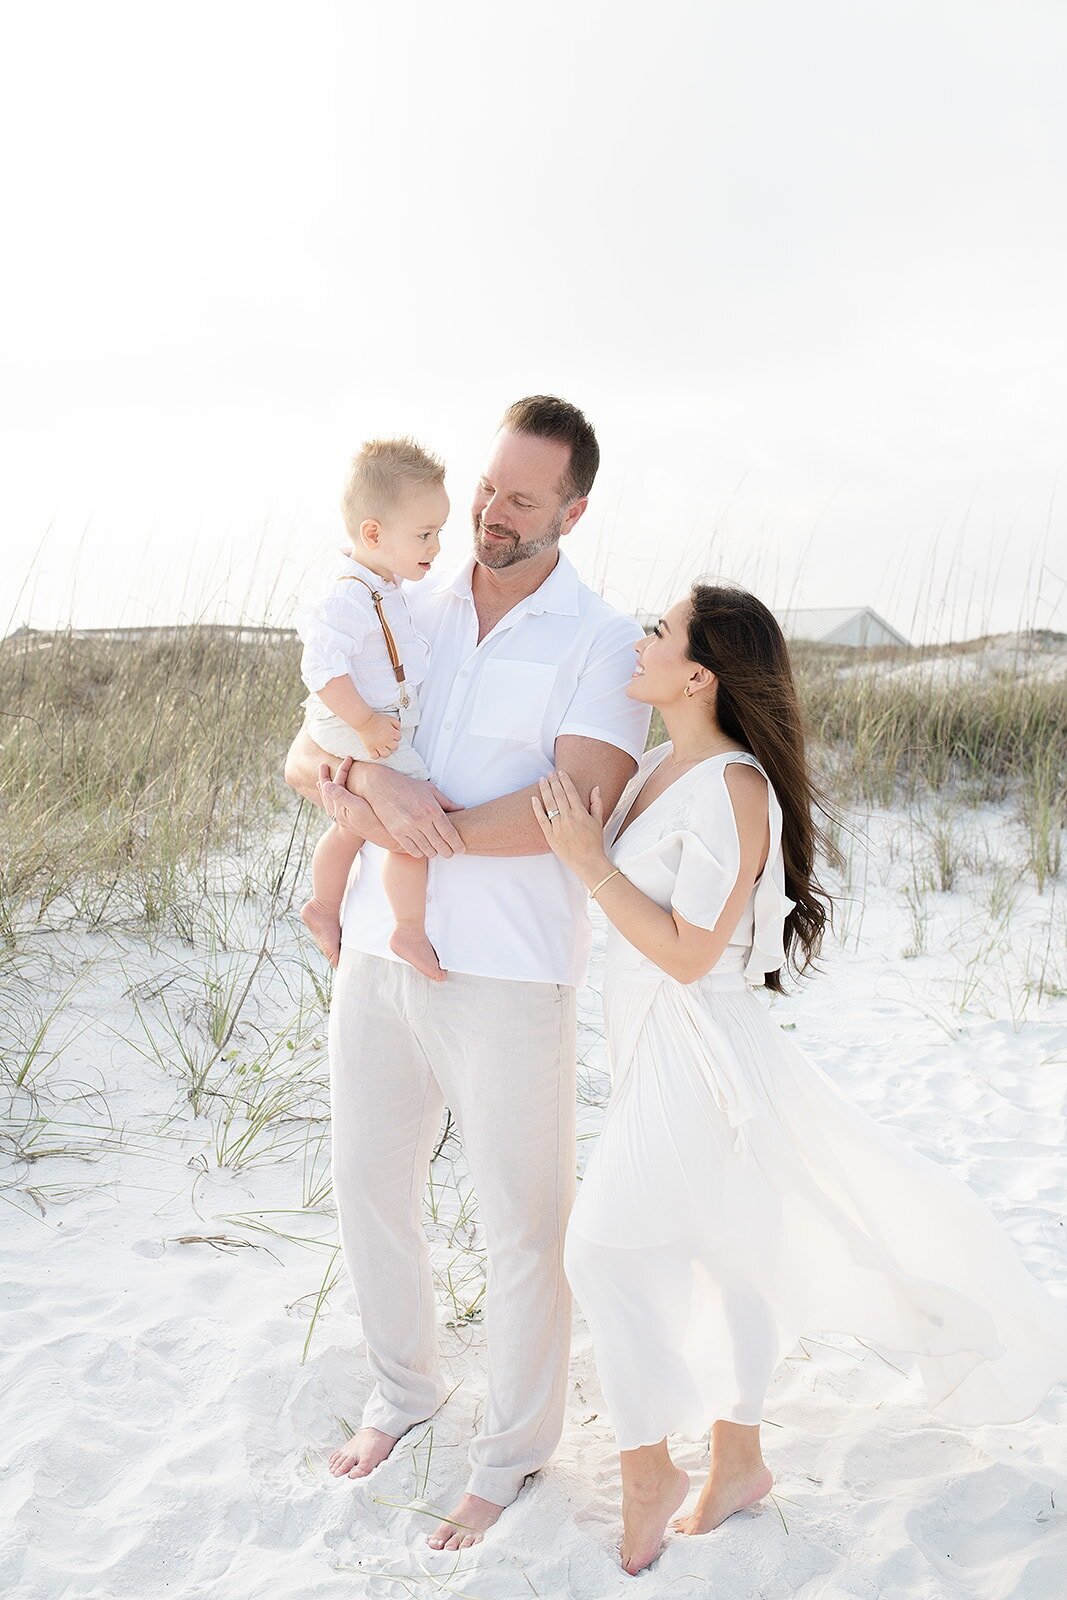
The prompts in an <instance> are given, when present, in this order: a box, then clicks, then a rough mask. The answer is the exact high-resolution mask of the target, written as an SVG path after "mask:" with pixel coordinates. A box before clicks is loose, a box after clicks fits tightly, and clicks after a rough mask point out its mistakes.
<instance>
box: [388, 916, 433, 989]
mask: <svg viewBox="0 0 1067 1600" xmlns="http://www.w3.org/2000/svg"><path fill="white" fill-rule="evenodd" d="M389 948H390V950H391V951H392V952H393V954H394V956H399V957H400V959H401V961H406V962H407V963H408V965H409V966H412V967H414V968H415V969H416V971H418V972H424V973H425V974H426V976H427V977H428V978H432V979H433V980H434V982H435V983H443V982H444V978H445V975H444V972H443V971H442V968H441V963H440V962H439V961H438V959H437V951H436V950H435V949H434V947H433V945H432V944H431V943H430V941H429V939H427V937H426V934H425V931H424V930H423V929H422V928H419V927H413V926H412V925H411V924H410V923H402V922H401V923H398V924H397V926H396V927H395V928H394V929H393V931H392V933H391V934H390V935H389Z"/></svg>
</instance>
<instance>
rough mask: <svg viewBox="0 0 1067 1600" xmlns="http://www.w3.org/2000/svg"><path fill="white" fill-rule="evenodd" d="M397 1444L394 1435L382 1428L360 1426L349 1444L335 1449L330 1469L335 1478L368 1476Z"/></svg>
mask: <svg viewBox="0 0 1067 1600" xmlns="http://www.w3.org/2000/svg"><path fill="white" fill-rule="evenodd" d="M395 1444H396V1440H395V1439H394V1438H393V1435H392V1434H391V1433H383V1432H382V1431H381V1429H380V1428H359V1429H358V1430H357V1431H356V1432H355V1433H354V1434H353V1435H352V1437H351V1439H349V1440H348V1442H347V1444H343V1445H342V1446H341V1448H340V1449H339V1450H335V1451H334V1453H333V1455H332V1456H331V1457H330V1461H329V1466H330V1471H331V1472H332V1473H333V1475H334V1477H335V1478H366V1477H368V1476H369V1474H370V1473H372V1472H373V1471H374V1469H375V1467H380V1466H381V1464H382V1462H383V1461H384V1460H385V1458H386V1456H388V1454H389V1452H390V1451H391V1450H392V1448H393V1446H394V1445H395Z"/></svg>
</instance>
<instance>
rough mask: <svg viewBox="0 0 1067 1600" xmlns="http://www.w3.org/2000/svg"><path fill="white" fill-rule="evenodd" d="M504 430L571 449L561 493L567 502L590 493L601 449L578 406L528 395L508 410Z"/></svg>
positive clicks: (537, 395)
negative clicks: (563, 445) (550, 441)
mask: <svg viewBox="0 0 1067 1600" xmlns="http://www.w3.org/2000/svg"><path fill="white" fill-rule="evenodd" d="M500 426H501V427H502V428H510V430H511V431H512V433H529V434H532V435H533V437H534V438H535V439H558V440H559V442H560V444H568V445H570V448H571V461H570V466H569V468H568V469H567V475H566V477H565V478H564V480H563V482H562V484H561V485H560V493H561V494H562V495H563V498H564V500H566V501H570V500H577V499H578V497H579V495H586V494H588V493H589V491H590V489H591V488H592V487H593V481H594V479H595V478H596V474H597V468H598V467H599V465H600V446H599V445H598V444H597V442H596V434H595V433H594V432H593V427H592V424H591V423H589V422H587V421H586V419H585V417H584V416H583V415H582V413H581V412H580V411H579V410H578V407H577V406H572V405H571V404H570V402H569V401H568V400H560V399H558V398H557V397H556V396H555V395H554V394H531V395H527V397H526V399H525V400H516V402H515V404H514V405H513V406H508V409H507V410H506V411H505V412H504V415H503V417H502V418H501V420H500Z"/></svg>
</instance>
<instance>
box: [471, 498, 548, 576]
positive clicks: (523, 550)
mask: <svg viewBox="0 0 1067 1600" xmlns="http://www.w3.org/2000/svg"><path fill="white" fill-rule="evenodd" d="M566 515H567V508H566V506H560V508H559V511H558V512H557V513H556V518H555V521H554V522H553V524H552V526H551V527H550V528H548V529H547V530H546V531H545V532H544V533H542V534H539V535H538V537H537V538H536V539H529V540H528V541H527V542H526V543H525V544H520V543H519V538H518V535H517V534H515V533H512V532H509V530H508V529H507V528H501V529H499V530H497V529H495V528H494V527H493V524H492V523H491V522H490V523H488V524H487V526H488V527H489V529H490V530H491V531H492V532H497V531H499V532H500V533H502V534H503V535H504V538H503V539H486V538H484V537H483V536H482V519H481V518H480V517H478V516H475V517H474V518H472V521H473V523H474V548H475V551H476V553H477V556H478V560H479V561H480V562H481V564H482V566H483V567H495V568H497V569H498V570H499V568H501V567H514V566H517V565H518V563H519V562H520V561H529V559H530V557H531V556H539V555H541V554H542V552H543V551H545V550H551V549H552V548H553V547H554V546H555V545H557V544H558V543H559V536H560V534H561V533H562V531H563V519H564V517H565V516H566Z"/></svg>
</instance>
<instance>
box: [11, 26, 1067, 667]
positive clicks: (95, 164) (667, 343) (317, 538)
mask: <svg viewBox="0 0 1067 1600" xmlns="http://www.w3.org/2000/svg"><path fill="white" fill-rule="evenodd" d="M6 16H7V19H8V20H7V21H6V23H5V25H4V30H3V38H2V39H0V63H2V64H0V136H2V138H3V145H4V149H5V152H6V160H5V164H4V170H3V172H2V175H0V205H2V215H3V220H4V224H5V228H4V232H5V237H6V244H5V248H4V251H3V257H2V259H0V304H2V307H3V321H4V327H3V350H2V362H0V449H2V451H3V457H4V460H3V470H2V474H0V526H2V528H3V533H4V546H5V559H4V562H3V569H2V574H0V631H6V630H7V628H8V627H9V626H12V625H18V624H19V623H21V622H23V621H29V622H31V623H33V624H35V625H38V626H48V625H51V624H54V623H56V622H58V621H65V620H68V619H69V620H73V621H74V622H75V623H78V624H82V625H97V624H107V623H120V622H124V623H133V622H140V621H145V620H157V621H171V620H175V619H181V620H186V619H189V618H191V617H193V616H197V615H203V616H208V617H213V618H224V617H231V616H236V615H239V614H243V615H246V616H249V617H251V618H253V619H255V620H262V619H265V618H271V619H274V620H279V621H281V620H287V618H288V614H289V612H290V610H291V606H292V602H293V598H294V596H295V595H296V594H297V592H298V591H300V589H301V588H302V587H305V586H306V584H307V582H308V578H309V575H314V574H315V573H316V572H317V571H319V570H321V569H322V567H323V566H324V565H328V563H329V561H330V560H331V558H332V553H333V552H334V551H335V549H336V547H337V544H338V537H339V532H340V522H339V516H338V512H337V509H336V504H337V495H338V492H339V488H340V484H341V481H342V479H343V476H344V471H345V466H346V462H347V458H348V456H349V455H350V454H351V452H352V450H353V449H354V448H355V447H356V446H357V445H358V443H359V441H360V439H362V438H363V437H365V436H367V435H370V434H375V433H383V432H394V431H402V432H413V433H415V434H416V435H418V436H419V437H420V438H422V439H423V440H424V441H425V442H426V443H427V444H429V445H430V446H432V447H433V448H435V449H437V450H439V451H440V452H441V453H443V454H444V455H445V458H446V460H447V461H448V463H449V469H450V470H449V480H448V486H449V489H450V492H451V495H452V501H453V515H452V518H451V520H450V523H449V526H448V528H447V530H446V534H445V548H444V552H443V555H442V557H441V558H440V559H441V560H442V561H450V560H453V559H454V560H458V559H459V558H460V557H461V556H462V555H464V554H465V553H466V551H467V549H468V546H469V516H468V503H469V497H470V492H471V488H472V486H473V481H474V478H475V475H476V473H477V472H478V469H479V467H480V465H481V461H482V457H483V453H484V450H485V447H486V445H487V444H488V441H489V438H490V437H491V434H492V432H493V430H494V428H495V424H496V421H497V418H498V417H499V414H500V412H501V411H502V410H503V408H504V406H505V405H507V404H508V402H510V401H511V400H513V399H516V398H517V397H518V396H520V395H522V394H528V393H532V392H543V391H548V392H554V393H560V394H563V395H566V396H567V397H568V398H569V399H572V400H574V401H575V402H577V403H578V404H579V405H581V406H582V407H583V408H584V409H585V410H586V412H587V414H588V415H589V417H590V418H591V420H592V421H593V422H594V424H595V425H596V427H597V430H598V433H599V436H600V440H601V448H602V453H603V467H602V471H601V476H600V479H599V480H598V483H597V485H596V488H595V490H594V495H593V499H592V501H591V504H590V509H589V512H588V514H587V516H586V518H585V519H584V520H583V521H582V522H581V523H580V524H579V526H578V528H577V529H576V531H575V533H574V535H573V536H572V538H571V539H570V541H569V544H568V547H567V548H568V551H569V553H570V554H571V556H572V558H573V559H574V560H575V562H576V564H577V565H578V567H579V570H580V571H581V572H582V574H583V576H584V577H586V579H587V580H588V581H591V582H593V583H595V585H596V586H597V587H598V588H602V589H603V590H604V592H605V593H607V594H608V595H609V597H610V598H612V599H614V600H615V601H616V602H617V603H619V604H622V605H624V606H627V607H640V608H642V609H659V608H661V607H663V606H665V605H666V604H668V603H669V602H670V600H671V599H672V598H675V597H676V596H677V595H678V593H680V592H682V591H683V590H684V589H685V587H686V586H687V584H688V582H689V580H690V579H691V578H692V577H694V576H696V575H697V574H698V573H707V572H715V573H717V574H720V575H723V576H727V577H730V578H733V579H735V580H738V581H741V582H745V583H747V584H749V585H750V586H751V587H753V588H755V589H756V590H757V592H759V593H760V594H761V595H763V596H764V598H766V599H767V600H769V601H770V602H771V603H772V604H778V605H786V604H800V605H851V604H870V605H873V606H874V607H875V608H876V609H877V610H879V611H880V612H881V613H882V614H883V615H884V616H886V618H887V619H888V620H889V621H890V622H892V623H893V624H894V625H895V626H897V627H898V628H900V629H901V630H902V631H903V632H904V633H905V634H907V635H909V636H911V637H913V638H943V637H948V636H955V637H962V636H966V635H971V634H974V633H977V632H981V631H986V630H988V629H996V630H1003V629H1008V628H1014V627H1016V626H1018V625H1020V624H1023V625H1036V626H1046V627H1047V626H1052V627H1056V626H1058V627H1060V628H1061V629H1067V600H1065V593H1067V553H1065V552H1067V505H1065V499H1064V495H1065V493H1067V489H1065V488H1064V486H1062V485H1059V486H1058V484H1059V478H1060V476H1061V473H1062V468H1063V466H1064V463H1065V455H1067V302H1065V295H1064V287H1063V286H1064V284H1065V283H1067V231H1065V224H1064V195H1065V194H1067V96H1065V94H1064V83H1065V82H1067V5H1064V4H1063V3H1062V0H1048V3H1045V4H1042V3H1038V0H1014V3H1012V4H1010V5H1009V4H1006V3H1004V0H995V3H985V0H958V3H945V0H924V3H922V4H909V3H902V0H895V3H892V4H881V5H875V4H870V5H868V4H862V3H856V0H849V3H830V0H805V3H803V4H797V3H796V0H733V3H728V4H716V3H713V0H699V3H688V0H658V3H657V4H655V5H648V4H646V5H642V6H639V7H638V6H635V5H631V4H627V3H619V0H605V3H582V0H570V3H567V4H562V3H560V0H540V3H539V4H538V5H536V6H524V7H521V8H519V7H511V6H507V5H501V4H500V3H499V0H497V3H495V4H486V3H481V0H477V3H465V0H457V3H456V4H453V5H451V6H442V5H440V4H439V3H437V4H430V3H426V4H403V3H397V0H389V3H384V0H382V3H377V4H374V5H371V4H367V3H364V0H348V3H345V4H330V3H315V0H310V3H309V0H301V3H300V4H299V5H298V4H295V3H292V4H285V5H278V4H270V3H266V4H264V3H262V0H258V3H256V4H254V5H252V4H248V3H244V0H240V3H236V0H234V3H227V0H210V3H208V4H202V3H199V0H184V3H183V4H182V5H181V6H180V7H179V6H167V7H164V6H161V5H155V4H145V3H144V0H139V3H137V4H131V5H118V4H111V3H107V0H94V3H93V4H92V5H85V4H77V5H69V4H49V3H48V0H43V3H42V0H35V3H34V4H33V5H26V6H23V7H22V8H20V14H18V15H15V14H14V12H13V8H9V9H8V11H7V13H6Z"/></svg>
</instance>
